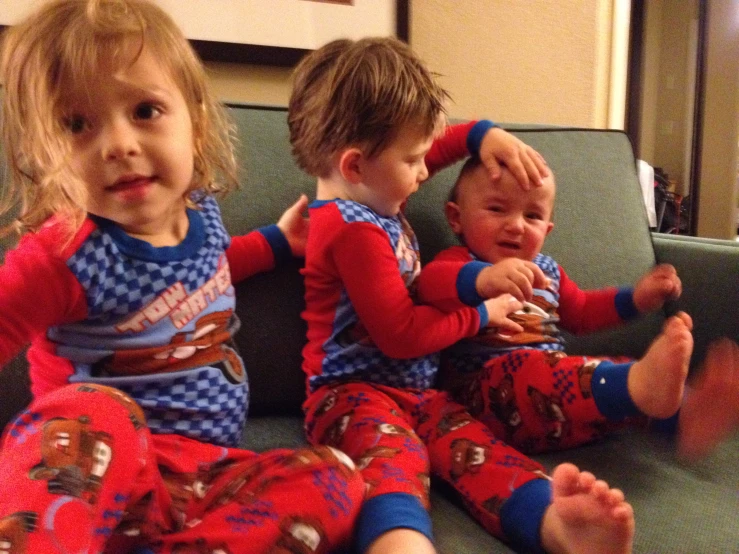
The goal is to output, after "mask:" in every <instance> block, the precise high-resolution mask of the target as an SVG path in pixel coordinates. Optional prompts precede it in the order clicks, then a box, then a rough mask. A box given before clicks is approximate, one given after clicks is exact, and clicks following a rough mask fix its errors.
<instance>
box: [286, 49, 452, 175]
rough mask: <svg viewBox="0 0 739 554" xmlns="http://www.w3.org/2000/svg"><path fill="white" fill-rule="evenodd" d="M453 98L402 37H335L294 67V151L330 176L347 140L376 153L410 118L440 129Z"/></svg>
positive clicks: (314, 170)
mask: <svg viewBox="0 0 739 554" xmlns="http://www.w3.org/2000/svg"><path fill="white" fill-rule="evenodd" d="M448 98H449V94H448V93H447V92H446V91H445V90H444V89H443V88H441V86H439V85H438V84H437V83H436V81H435V80H434V75H433V74H432V73H431V72H430V71H429V70H428V69H427V68H426V66H425V65H424V63H423V62H422V61H421V60H420V59H419V58H418V56H416V54H415V53H414V52H413V51H412V50H411V48H410V47H409V46H408V45H407V44H405V43H404V42H401V41H399V40H397V39H394V38H367V39H362V40H358V41H351V40H336V41H333V42H330V43H328V44H326V45H325V46H323V47H321V48H319V49H318V50H315V51H313V52H311V53H310V54H308V55H307V56H306V57H305V58H303V60H302V61H301V62H300V63H299V64H298V66H297V67H296V68H295V72H294V75H293V90H292V94H291V96H290V103H289V108H288V118H287V119H288V125H289V127H290V143H291V144H292V151H293V155H294V156H295V159H296V161H297V163H298V165H299V166H300V167H301V168H302V169H303V170H305V171H306V172H307V173H309V174H311V175H313V176H316V177H323V176H326V175H327V174H328V173H329V172H330V170H331V158H332V156H333V155H334V154H335V153H337V152H338V151H340V150H341V149H342V148H345V147H347V146H361V147H363V148H366V149H367V154H368V156H369V157H372V156H374V155H377V154H379V153H380V152H381V151H382V150H383V149H384V148H385V147H386V146H387V145H388V144H389V143H390V142H391V141H392V140H393V138H394V137H395V136H396V134H397V132H398V130H399V129H400V128H401V127H403V126H405V125H407V124H413V125H417V126H418V127H419V128H420V130H421V131H422V132H424V133H425V134H427V135H432V134H437V133H438V132H440V130H441V128H442V127H443V125H444V121H445V120H444V117H443V116H444V114H445V107H444V104H445V102H446V100H447V99H448Z"/></svg>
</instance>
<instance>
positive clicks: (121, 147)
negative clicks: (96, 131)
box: [102, 121, 139, 160]
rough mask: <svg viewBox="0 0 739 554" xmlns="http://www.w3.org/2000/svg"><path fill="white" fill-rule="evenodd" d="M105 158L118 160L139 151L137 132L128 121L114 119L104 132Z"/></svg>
mask: <svg viewBox="0 0 739 554" xmlns="http://www.w3.org/2000/svg"><path fill="white" fill-rule="evenodd" d="M102 150H103V152H102V154H103V158H104V159H106V160H116V159H121V158H125V157H126V156H132V155H135V154H137V153H138V152H139V145H138V141H137V137H136V133H135V131H134V129H133V128H132V126H131V124H130V123H128V122H127V121H113V122H110V123H109V124H107V125H106V126H105V130H104V132H103V146H102Z"/></svg>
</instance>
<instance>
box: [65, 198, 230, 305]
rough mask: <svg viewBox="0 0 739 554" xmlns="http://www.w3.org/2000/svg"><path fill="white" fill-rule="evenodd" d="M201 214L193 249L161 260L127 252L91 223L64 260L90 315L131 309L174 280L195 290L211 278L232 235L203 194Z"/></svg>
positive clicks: (211, 202)
mask: <svg viewBox="0 0 739 554" xmlns="http://www.w3.org/2000/svg"><path fill="white" fill-rule="evenodd" d="M199 214H200V216H201V218H202V219H201V221H202V223H203V225H204V227H205V229H204V240H203V241H202V243H201V244H200V247H199V249H198V251H197V253H196V254H195V255H194V256H191V257H188V258H184V259H178V260H171V261H168V262H164V263H162V262H158V261H157V262H153V261H148V260H143V259H137V258H134V257H131V256H128V255H126V254H124V253H123V252H121V248H120V246H119V245H118V243H116V242H115V241H114V240H113V238H112V237H111V236H110V235H109V234H108V233H106V232H105V231H104V229H103V228H98V229H95V230H94V231H93V232H92V233H91V234H90V236H89V237H88V238H87V240H86V241H85V242H84V243H83V244H82V246H81V248H80V249H79V250H78V251H77V252H76V253H75V254H74V255H73V256H71V257H70V258H69V260H68V261H67V266H68V267H69V269H70V270H71V271H72V273H74V275H75V277H77V280H78V281H79V282H80V284H81V285H82V287H83V288H84V289H85V291H86V292H87V305H88V309H89V315H88V317H89V319H101V318H102V319H107V318H111V317H115V316H120V315H126V314H130V313H133V312H135V311H136V310H139V309H141V308H142V307H143V306H145V305H147V304H149V303H150V302H152V301H153V300H154V299H155V298H156V297H157V296H158V295H159V294H161V292H162V291H164V290H166V289H167V288H168V287H170V286H172V285H173V284H175V283H177V282H180V283H182V284H183V285H184V287H185V289H186V290H188V291H193V290H196V289H197V288H198V287H200V286H202V285H203V283H205V281H207V280H208V279H210V278H211V277H212V268H213V267H214V266H215V265H216V264H217V262H218V258H219V257H220V255H221V254H222V253H223V251H224V250H225V248H226V247H227V246H228V244H229V242H230V238H229V236H228V234H227V233H226V230H225V229H224V228H223V225H222V224H221V221H220V211H219V209H218V204H217V203H216V202H215V200H213V199H212V198H210V197H206V198H205V199H204V200H203V203H202V211H200V212H199Z"/></svg>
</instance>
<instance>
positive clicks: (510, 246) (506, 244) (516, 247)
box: [498, 241, 521, 250]
mask: <svg viewBox="0 0 739 554" xmlns="http://www.w3.org/2000/svg"><path fill="white" fill-rule="evenodd" d="M498 246H500V247H501V248H507V249H509V250H520V249H521V245H520V244H518V243H517V242H507V241H502V242H499V243H498Z"/></svg>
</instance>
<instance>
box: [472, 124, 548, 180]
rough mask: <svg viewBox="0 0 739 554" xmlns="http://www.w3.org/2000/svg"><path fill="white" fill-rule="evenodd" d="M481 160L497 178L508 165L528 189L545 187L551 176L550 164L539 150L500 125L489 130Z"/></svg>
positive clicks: (483, 140)
mask: <svg viewBox="0 0 739 554" xmlns="http://www.w3.org/2000/svg"><path fill="white" fill-rule="evenodd" d="M480 160H481V161H482V164H483V165H484V166H485V167H486V168H487V170H488V172H489V173H490V178H491V179H492V180H493V181H497V180H498V179H499V178H500V166H501V165H505V166H506V167H507V168H508V170H509V171H510V172H511V173H512V174H513V176H514V177H515V178H516V181H518V182H519V184H520V185H521V188H523V189H524V190H528V189H529V188H531V187H532V186H535V187H538V186H541V183H542V179H543V178H544V177H547V176H548V175H549V166H548V165H547V162H546V160H545V159H544V157H543V156H542V155H541V154H539V152H537V151H536V150H534V149H533V148H531V146H529V145H528V144H526V143H525V142H523V141H522V140H521V139H519V138H518V137H515V136H513V135H512V134H511V133H509V132H508V131H504V130H503V129H501V128H500V127H493V128H491V129H489V130H488V132H487V133H485V136H484V137H483V139H482V143H481V144H480Z"/></svg>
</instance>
